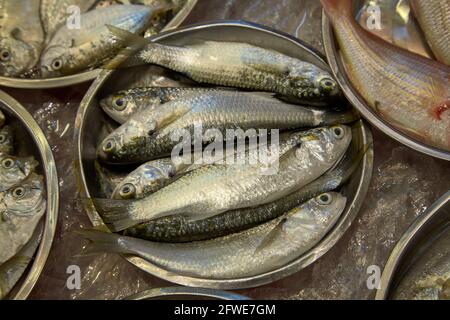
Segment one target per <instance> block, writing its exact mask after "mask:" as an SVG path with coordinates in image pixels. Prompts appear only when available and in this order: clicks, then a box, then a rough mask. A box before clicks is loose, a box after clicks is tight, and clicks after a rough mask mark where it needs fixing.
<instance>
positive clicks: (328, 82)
mask: <svg viewBox="0 0 450 320" xmlns="http://www.w3.org/2000/svg"><path fill="white" fill-rule="evenodd" d="M320 86H321V87H322V88H323V89H325V90H328V91H332V90H334V89H335V87H336V82H335V81H334V80H333V79H331V78H323V79H322V80H320Z"/></svg>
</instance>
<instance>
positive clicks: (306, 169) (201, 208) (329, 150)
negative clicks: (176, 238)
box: [93, 126, 352, 231]
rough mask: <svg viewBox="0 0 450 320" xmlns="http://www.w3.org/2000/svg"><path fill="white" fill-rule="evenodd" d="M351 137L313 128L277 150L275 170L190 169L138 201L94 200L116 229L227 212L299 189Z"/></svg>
mask: <svg viewBox="0 0 450 320" xmlns="http://www.w3.org/2000/svg"><path fill="white" fill-rule="evenodd" d="M351 139H352V134H351V129H350V128H348V127H346V126H335V127H331V128H319V129H314V130H311V131H309V132H308V133H307V134H305V133H302V136H301V139H300V141H301V143H299V145H297V146H296V147H295V148H293V149H292V150H289V151H288V152H286V153H285V154H282V155H281V156H280V157H279V159H277V160H278V161H277V167H276V168H275V167H274V166H273V165H274V164H275V161H276V160H272V162H270V163H266V164H263V163H262V162H261V161H260V162H257V163H256V164H254V163H252V162H248V161H245V164H241V163H236V164H234V165H227V164H217V163H215V164H212V165H205V166H202V167H200V168H198V169H197V170H193V171H190V172H189V173H187V174H185V175H184V176H182V177H180V178H179V179H177V180H176V181H174V182H172V183H171V184H169V185H168V186H166V187H165V188H163V189H161V190H159V191H157V192H156V193H154V194H152V195H150V196H148V197H147V198H144V199H142V200H109V199H94V200H93V201H94V205H95V207H96V208H97V210H98V211H99V213H100V214H101V215H102V217H103V218H104V221H105V222H106V223H107V224H108V225H110V226H111V228H112V229H113V230H115V231H121V230H124V229H127V228H129V227H132V226H135V225H137V224H140V223H143V222H147V221H150V220H154V219H157V218H162V217H165V216H172V215H176V214H181V215H183V216H185V217H187V218H188V219H189V220H202V219H206V218H209V217H212V216H215V215H218V214H221V213H223V212H226V211H229V210H235V209H240V208H247V207H254V206H258V205H262V204H267V203H270V202H273V201H276V200H278V199H280V198H283V197H285V196H287V195H289V194H291V193H292V192H294V191H296V190H298V189H300V188H302V187H304V186H305V185H307V184H308V183H311V182H312V181H314V180H316V179H317V178H318V177H320V176H321V175H322V174H324V173H325V172H326V171H328V170H329V169H331V168H332V167H333V166H334V165H335V164H336V163H337V161H338V160H340V159H341V158H342V156H343V155H344V153H345V152H346V150H347V148H348V146H349V144H350V141H351ZM271 151H272V150H270V152H271ZM270 169H273V170H276V173H274V172H271V171H270Z"/></svg>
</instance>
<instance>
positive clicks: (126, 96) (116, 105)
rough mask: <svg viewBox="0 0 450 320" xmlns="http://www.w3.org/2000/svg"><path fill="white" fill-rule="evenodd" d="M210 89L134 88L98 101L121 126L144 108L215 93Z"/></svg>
mask: <svg viewBox="0 0 450 320" xmlns="http://www.w3.org/2000/svg"><path fill="white" fill-rule="evenodd" d="M215 90H216V89H212V88H171V87H153V88H135V89H130V90H125V91H120V92H118V93H115V94H112V95H109V96H108V97H106V98H104V99H102V100H101V101H100V106H101V107H102V108H103V110H104V111H105V112H106V113H107V114H108V115H109V116H110V117H111V118H112V119H114V120H115V121H117V122H119V123H121V124H123V123H125V122H126V121H127V120H128V119H129V118H130V117H131V116H132V115H134V114H136V113H139V112H140V111H142V110H143V109H146V108H153V109H154V108H156V107H158V106H159V105H161V104H164V103H167V102H170V101H173V100H176V99H180V98H184V97H186V96H189V95H192V94H195V93H204V92H211V91H215Z"/></svg>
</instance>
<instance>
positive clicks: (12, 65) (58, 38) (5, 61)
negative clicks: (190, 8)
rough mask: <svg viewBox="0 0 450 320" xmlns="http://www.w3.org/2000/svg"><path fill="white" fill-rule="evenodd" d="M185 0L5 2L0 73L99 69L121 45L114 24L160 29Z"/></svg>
mask: <svg viewBox="0 0 450 320" xmlns="http://www.w3.org/2000/svg"><path fill="white" fill-rule="evenodd" d="M184 3H185V0H120V1H119V0H117V1H115V0H114V1H105V0H103V1H100V0H0V75H2V76H6V77H15V78H53V77H59V76H66V75H72V74H76V73H78V72H81V71H86V70H89V69H92V68H96V67H99V66H101V65H102V64H104V63H105V62H106V61H107V60H108V59H109V58H112V57H114V55H115V54H117V52H118V51H119V50H120V49H121V47H122V43H121V41H120V40H119V39H117V38H115V37H114V36H113V35H112V34H111V33H110V32H109V31H108V30H107V28H106V24H110V25H113V26H116V27H119V28H122V29H125V30H127V31H130V32H135V33H137V34H143V33H144V32H145V31H147V35H149V36H150V35H151V34H152V33H157V32H159V31H161V30H162V29H163V28H164V26H165V24H167V22H168V21H169V20H170V19H171V18H172V17H173V16H174V14H176V13H177V12H178V11H179V10H180V9H181V8H182V7H183V5H184Z"/></svg>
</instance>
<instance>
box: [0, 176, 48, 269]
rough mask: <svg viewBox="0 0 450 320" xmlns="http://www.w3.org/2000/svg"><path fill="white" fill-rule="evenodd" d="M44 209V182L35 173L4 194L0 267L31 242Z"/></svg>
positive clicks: (0, 214) (0, 212) (0, 230)
mask: <svg viewBox="0 0 450 320" xmlns="http://www.w3.org/2000/svg"><path fill="white" fill-rule="evenodd" d="M45 208H46V201H45V198H44V181H43V178H42V177H41V176H38V175H36V174H32V175H31V176H30V177H29V178H28V179H27V180H26V181H24V182H23V183H21V184H19V185H17V186H15V187H14V188H12V189H10V190H8V191H6V192H5V193H4V195H3V199H1V200H0V216H1V218H2V220H1V223H0V265H1V264H3V263H4V262H6V261H8V260H9V259H11V258H12V257H13V256H15V255H16V254H17V252H18V251H19V250H20V249H21V248H22V247H23V246H24V245H25V244H26V243H27V242H28V241H29V240H30V238H31V236H32V235H33V232H34V230H35V229H36V226H37V225H38V223H39V220H40V219H41V217H42V216H43V215H44V212H45Z"/></svg>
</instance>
